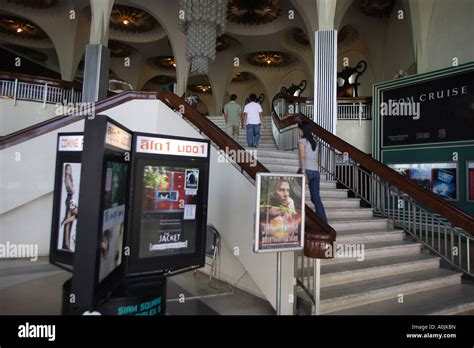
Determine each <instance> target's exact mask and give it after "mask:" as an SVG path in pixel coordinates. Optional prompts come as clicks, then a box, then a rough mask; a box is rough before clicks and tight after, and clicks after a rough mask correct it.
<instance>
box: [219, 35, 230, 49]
mask: <svg viewBox="0 0 474 348" xmlns="http://www.w3.org/2000/svg"><path fill="white" fill-rule="evenodd" d="M231 41H232V38H231V37H230V36H229V35H225V34H224V35H221V36H219V37H218V38H217V40H216V51H217V52H222V51H225V50H226V49H228V48H229V47H230V46H232V44H231Z"/></svg>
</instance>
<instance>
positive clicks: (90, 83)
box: [82, 0, 114, 102]
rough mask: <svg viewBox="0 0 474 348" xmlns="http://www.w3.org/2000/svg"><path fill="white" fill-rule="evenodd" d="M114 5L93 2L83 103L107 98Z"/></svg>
mask: <svg viewBox="0 0 474 348" xmlns="http://www.w3.org/2000/svg"><path fill="white" fill-rule="evenodd" d="M113 4H114V0H91V11H92V20H91V31H90V39H89V43H90V44H89V45H87V47H86V61H85V62H86V64H85V68H84V83H83V87H82V101H83V102H96V101H99V100H102V99H105V98H107V93H108V84H109V60H110V52H109V49H108V48H107V43H108V38H109V22H110V14H111V12H112V6H113Z"/></svg>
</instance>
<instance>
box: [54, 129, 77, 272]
mask: <svg viewBox="0 0 474 348" xmlns="http://www.w3.org/2000/svg"><path fill="white" fill-rule="evenodd" d="M83 140H84V135H83V133H59V134H58V141H57V146H56V171H55V173H56V175H55V179H54V196H53V216H52V222H51V243H50V249H49V250H50V255H49V259H50V262H51V263H53V264H56V265H58V266H60V267H62V268H65V269H67V270H69V271H71V270H72V263H73V255H74V250H75V247H76V231H77V216H78V213H79V189H80V185H81V153H82V147H83Z"/></svg>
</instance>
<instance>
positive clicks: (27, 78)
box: [0, 71, 82, 91]
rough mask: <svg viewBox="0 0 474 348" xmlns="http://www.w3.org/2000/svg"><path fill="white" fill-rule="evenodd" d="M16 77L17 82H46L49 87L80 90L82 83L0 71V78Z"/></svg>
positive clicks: (11, 78) (9, 78) (10, 78)
mask: <svg viewBox="0 0 474 348" xmlns="http://www.w3.org/2000/svg"><path fill="white" fill-rule="evenodd" d="M15 79H18V81H19V82H26V83H33V84H39V85H44V84H46V82H47V83H48V86H50V87H60V88H64V89H72V88H74V89H75V90H78V91H81V90H82V84H80V83H77V82H70V81H63V80H57V79H52V78H49V77H42V76H33V75H26V74H19V73H11V72H7V71H0V80H15Z"/></svg>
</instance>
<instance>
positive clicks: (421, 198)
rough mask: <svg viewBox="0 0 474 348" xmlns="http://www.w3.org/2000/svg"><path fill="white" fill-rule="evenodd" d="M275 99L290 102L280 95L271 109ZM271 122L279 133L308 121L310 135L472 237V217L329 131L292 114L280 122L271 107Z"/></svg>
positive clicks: (307, 119)
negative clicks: (345, 154)
mask: <svg viewBox="0 0 474 348" xmlns="http://www.w3.org/2000/svg"><path fill="white" fill-rule="evenodd" d="M290 97H291V96H290ZM278 98H284V99H286V100H288V101H290V100H292V99H291V98H288V99H287V98H286V97H285V95H282V93H279V94H277V95H276V96H275V98H273V100H272V108H273V102H274V101H275V100H276V99H278ZM272 119H273V120H274V121H275V125H276V127H277V128H278V129H279V130H282V129H283V128H286V127H288V126H291V125H293V124H296V123H299V122H302V121H306V122H308V123H309V124H310V126H311V130H312V132H313V134H315V135H317V136H318V137H319V138H321V139H322V140H323V141H325V142H326V143H328V144H329V145H331V146H332V147H333V148H335V149H337V150H339V151H341V152H347V153H348V154H349V155H350V156H351V158H352V159H353V160H354V161H356V162H357V163H359V164H360V165H361V166H362V167H364V168H366V169H367V170H369V171H371V172H372V173H374V174H376V175H378V176H379V177H380V178H382V179H383V180H385V181H387V182H388V183H389V184H390V185H393V186H395V187H397V188H398V189H399V190H400V191H402V192H404V193H406V194H408V195H409V196H411V197H412V198H413V199H415V200H416V201H417V202H418V203H420V204H422V205H424V206H426V207H428V208H430V209H431V210H432V211H433V212H435V213H438V214H439V215H441V216H443V217H445V218H446V219H448V220H449V221H450V222H451V223H452V224H453V225H455V226H457V227H460V228H462V229H463V230H465V231H467V232H468V233H469V234H471V235H474V218H473V217H472V216H471V215H469V214H467V213H466V212H464V211H462V210H461V209H459V208H457V207H456V206H454V205H452V204H451V203H449V202H447V201H446V200H444V199H442V198H440V197H438V196H437V195H435V194H434V193H432V192H430V191H428V190H426V189H424V188H422V187H421V186H419V185H417V184H415V183H413V182H412V181H411V180H410V179H408V178H407V177H405V176H403V175H401V174H400V173H398V172H396V171H395V170H393V169H391V168H390V167H388V166H386V165H385V164H383V163H380V162H379V161H377V160H375V159H373V158H372V157H371V156H369V155H367V154H366V153H364V152H362V151H360V150H359V149H357V148H355V147H354V146H352V145H351V144H349V143H347V142H345V141H344V140H342V139H340V138H338V137H337V136H335V135H334V134H332V133H330V132H328V131H327V130H325V129H324V128H322V127H321V126H319V125H317V124H316V123H314V122H313V121H312V120H311V119H309V118H308V117H306V116H305V115H304V114H301V113H297V114H292V115H288V116H287V117H285V118H283V119H280V118H279V117H278V116H276V112H275V110H274V108H273V114H272Z"/></svg>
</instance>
